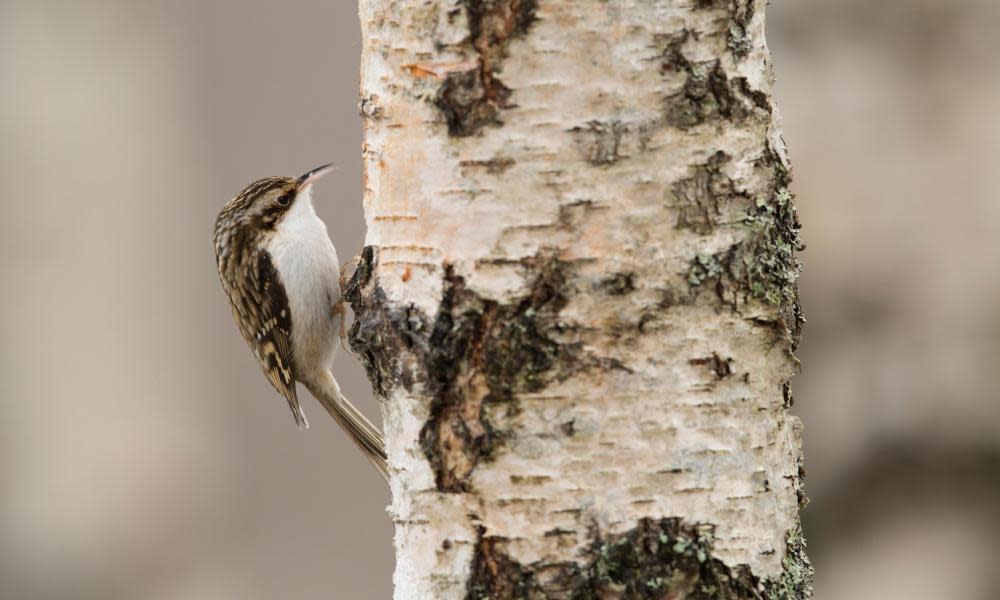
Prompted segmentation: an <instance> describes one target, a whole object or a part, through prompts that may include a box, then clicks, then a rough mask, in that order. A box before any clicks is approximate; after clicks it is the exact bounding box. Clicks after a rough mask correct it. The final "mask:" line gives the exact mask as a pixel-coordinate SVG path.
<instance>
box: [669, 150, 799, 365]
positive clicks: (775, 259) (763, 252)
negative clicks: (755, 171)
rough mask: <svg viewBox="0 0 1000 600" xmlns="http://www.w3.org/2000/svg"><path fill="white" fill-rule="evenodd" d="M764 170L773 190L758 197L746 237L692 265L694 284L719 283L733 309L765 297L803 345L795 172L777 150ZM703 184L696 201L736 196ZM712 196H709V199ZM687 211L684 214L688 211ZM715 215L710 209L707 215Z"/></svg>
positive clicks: (770, 154)
mask: <svg viewBox="0 0 1000 600" xmlns="http://www.w3.org/2000/svg"><path fill="white" fill-rule="evenodd" d="M758 168H761V169H765V170H769V171H771V173H772V177H771V181H772V182H773V183H772V185H771V187H770V188H769V190H767V191H766V192H764V193H762V194H760V195H758V196H757V197H756V198H754V199H753V203H752V204H751V205H750V206H749V208H748V209H747V212H746V213H745V215H744V217H743V221H742V227H743V229H744V234H743V236H742V239H740V240H739V241H738V242H737V243H735V244H733V245H732V246H730V247H729V248H727V249H725V250H723V251H721V252H717V253H714V254H699V255H698V256H696V257H695V258H694V259H693V260H692V261H691V265H690V269H689V271H688V283H690V284H691V285H692V287H694V288H698V287H703V286H706V285H707V284H714V290H715V293H716V295H717V296H718V298H719V299H720V300H721V301H722V302H723V303H726V304H728V305H730V306H733V307H738V306H740V305H741V304H744V303H745V302H747V301H748V300H749V299H751V298H752V299H756V300H761V301H764V302H767V303H770V304H773V305H775V306H778V307H779V309H780V311H781V317H782V322H781V323H780V328H781V329H782V330H784V331H786V332H787V333H788V335H790V336H791V339H792V340H793V349H794V347H795V346H797V345H798V340H799V339H800V337H801V332H802V326H803V324H804V323H805V319H804V318H803V317H802V311H801V308H800V306H799V293H798V277H799V273H800V272H801V269H802V265H801V262H800V261H799V259H798V257H797V256H796V253H797V252H799V251H801V250H802V249H803V248H804V245H803V244H802V240H801V236H800V230H801V224H800V223H799V218H798V214H797V212H796V210H795V205H794V203H793V196H792V193H791V192H790V191H789V185H790V183H791V176H790V173H789V171H788V169H787V168H786V167H785V166H784V165H783V163H782V162H781V160H780V159H779V158H778V157H777V155H776V153H775V152H774V151H773V150H771V149H768V151H767V152H766V153H765V155H764V156H763V157H762V158H761V159H760V160H759V161H758ZM722 189H723V190H725V191H724V192H723V193H722V194H720V193H718V191H713V190H711V189H708V188H707V187H703V188H702V191H703V192H705V194H704V197H702V198H700V200H699V201H698V202H696V204H697V205H698V206H703V205H705V204H707V203H709V202H712V203H716V204H717V203H719V202H721V201H724V200H725V198H726V197H728V196H729V195H730V192H729V191H728V189H727V188H726V187H725V186H723V187H722ZM706 197H707V198H709V199H710V200H706V199H705V198H706ZM682 214H683V213H682ZM709 218H711V213H710V212H708V213H707V216H706V219H709Z"/></svg>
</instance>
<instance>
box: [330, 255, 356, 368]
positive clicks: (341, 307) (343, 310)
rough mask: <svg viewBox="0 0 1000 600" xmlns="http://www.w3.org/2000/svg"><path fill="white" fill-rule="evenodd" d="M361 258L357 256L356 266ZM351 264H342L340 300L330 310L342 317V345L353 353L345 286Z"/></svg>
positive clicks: (336, 315)
mask: <svg viewBox="0 0 1000 600" xmlns="http://www.w3.org/2000/svg"><path fill="white" fill-rule="evenodd" d="M359 260H361V257H360V256H355V257H354V262H353V264H354V265H355V266H356V265H357V263H358V261H359ZM351 264H352V263H351V262H346V263H344V264H342V265H340V280H339V283H340V301H338V302H337V304H335V305H334V306H333V309H332V310H331V311H330V312H331V314H332V315H333V316H334V317H338V316H339V317H340V345H341V346H343V348H344V350H347V351H348V352H351V354H353V353H354V352H353V351H351V347H350V346H348V345H347V303H346V302H344V288H346V287H347V274H348V269H349V268H350V266H351Z"/></svg>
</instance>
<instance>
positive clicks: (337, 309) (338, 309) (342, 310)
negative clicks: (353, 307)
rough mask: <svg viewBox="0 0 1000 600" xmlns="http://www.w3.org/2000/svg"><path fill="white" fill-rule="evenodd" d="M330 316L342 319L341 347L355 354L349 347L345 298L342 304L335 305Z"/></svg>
mask: <svg viewBox="0 0 1000 600" xmlns="http://www.w3.org/2000/svg"><path fill="white" fill-rule="evenodd" d="M330 314H331V315H332V316H333V317H334V318H337V317H340V325H339V333H340V345H341V346H342V347H343V348H344V350H347V351H348V352H351V354H354V352H352V351H351V347H350V346H348V345H347V303H345V302H344V299H343V298H341V299H340V302H337V303H336V304H334V305H333V308H332V309H331V310H330Z"/></svg>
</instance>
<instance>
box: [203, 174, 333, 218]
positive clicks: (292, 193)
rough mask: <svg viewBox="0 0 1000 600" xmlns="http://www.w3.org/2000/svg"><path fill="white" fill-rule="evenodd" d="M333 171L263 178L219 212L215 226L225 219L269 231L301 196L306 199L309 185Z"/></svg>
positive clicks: (249, 186)
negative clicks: (299, 175)
mask: <svg viewBox="0 0 1000 600" xmlns="http://www.w3.org/2000/svg"><path fill="white" fill-rule="evenodd" d="M332 170H333V166H332V165H323V166H321V167H316V168H315V169H312V170H311V171H309V172H307V173H306V174H304V175H302V176H301V177H265V178H263V179H258V180H257V181H255V182H253V183H251V184H250V185H248V186H247V187H246V188H244V189H243V191H242V192H240V193H239V194H238V195H237V196H236V197H235V198H233V199H232V200H230V201H229V204H227V205H226V206H225V208H223V209H222V212H221V213H219V219H218V221H217V228H218V225H219V224H222V223H223V222H224V221H226V222H228V223H229V224H231V225H235V226H237V227H250V228H253V229H257V230H269V229H274V227H275V226H276V225H277V224H278V223H280V222H281V220H282V218H284V216H285V215H286V214H288V213H289V212H290V211H291V210H292V207H293V206H295V204H296V202H297V201H299V200H300V199H303V200H305V201H306V202H308V201H309V200H308V195H309V188H310V186H311V185H312V184H313V183H314V182H315V181H316V180H317V179H319V178H320V177H322V176H324V175H326V174H327V173H329V172H330V171H332Z"/></svg>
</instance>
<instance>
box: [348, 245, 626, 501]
mask: <svg viewBox="0 0 1000 600" xmlns="http://www.w3.org/2000/svg"><path fill="white" fill-rule="evenodd" d="M376 261H377V254H376V252H375V249H374V248H372V247H367V248H365V249H364V251H363V252H362V257H361V262H360V264H359V265H358V268H357V270H356V272H355V274H354V277H353V278H352V279H351V282H350V283H349V285H348V286H347V290H346V292H345V297H346V298H347V300H348V301H349V302H350V303H351V306H352V309H353V310H354V313H355V321H354V324H353V325H352V327H351V337H350V339H351V346H352V348H353V349H354V350H355V352H357V353H358V355H359V357H360V359H361V362H362V364H364V366H365V369H366V370H367V371H368V377H369V379H370V380H371V381H372V383H373V385H374V388H375V390H376V392H377V393H378V394H379V395H380V396H382V397H385V396H387V395H388V394H389V393H390V392H391V390H392V388H393V387H394V386H396V385H402V386H403V387H404V388H405V389H407V390H412V389H413V388H414V386H415V385H417V384H422V385H424V386H425V390H426V392H427V394H428V395H429V396H430V398H431V405H430V417H429V419H428V421H427V423H426V424H425V425H424V428H423V429H422V430H421V434H420V441H421V448H422V449H423V451H424V453H425V455H426V456H427V459H428V461H429V462H430V463H431V465H432V467H433V469H434V472H435V475H436V480H437V485H438V489H440V490H441V491H445V492H463V491H466V490H467V489H468V478H469V476H470V475H471V474H472V472H473V470H474V469H475V467H476V465H477V464H478V463H480V462H481V461H483V460H488V459H489V457H490V456H491V455H492V453H493V451H494V449H495V447H496V446H497V444H498V443H500V442H502V440H503V439H504V436H505V432H503V431H497V430H496V428H495V427H494V426H493V424H491V423H490V422H489V419H488V418H487V416H486V410H485V407H486V406H487V405H489V404H490V403H510V402H513V401H514V400H515V398H516V396H517V394H519V393H525V392H534V391H539V390H541V389H543V388H544V387H545V386H546V385H548V384H549V383H551V382H554V381H561V380H564V379H565V378H567V377H570V376H572V375H574V374H576V373H578V372H580V371H584V370H588V369H592V368H598V367H599V368H602V369H626V367H625V366H624V365H621V364H620V363H618V362H616V361H614V360H613V359H609V358H605V357H599V356H596V355H594V354H593V353H592V352H589V351H587V350H585V349H584V347H583V344H582V343H580V342H566V341H562V339H561V338H566V337H573V332H574V331H575V327H574V326H573V325H572V324H571V323H565V322H563V321H562V320H561V319H560V318H559V313H560V311H561V310H562V309H563V308H564V307H565V306H566V304H567V302H568V298H569V297H570V295H571V294H572V293H573V290H574V288H575V286H576V284H575V283H574V281H573V274H572V270H573V265H572V263H570V262H567V261H563V260H560V259H559V258H558V257H556V256H554V255H552V254H548V253H543V254H540V255H537V256H534V257H529V258H526V259H522V260H520V261H517V264H518V265H519V266H521V267H522V268H523V269H524V270H525V272H526V274H527V278H528V281H529V284H528V286H527V289H526V291H525V292H524V294H523V295H521V296H520V297H517V298H514V299H513V300H511V301H509V302H505V303H499V302H497V301H495V300H491V299H486V298H482V297H480V296H478V295H477V294H475V293H474V292H473V291H471V290H470V289H468V287H467V286H466V285H465V280H464V279H463V278H462V277H461V276H460V275H458V274H457V273H455V271H454V269H453V268H452V267H451V266H447V265H446V267H445V274H444V291H443V296H442V301H441V305H440V309H439V310H438V313H437V315H435V316H434V318H433V319H431V318H428V317H427V316H425V315H423V314H422V313H420V311H418V310H417V309H416V308H414V307H413V306H412V305H410V306H406V307H402V308H398V309H391V308H389V305H388V300H387V298H386V296H385V293H384V291H383V290H382V289H381V287H380V286H379V285H378V282H377V281H376V278H375V277H374V269H375V263H376ZM626 370H627V369H626Z"/></svg>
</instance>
